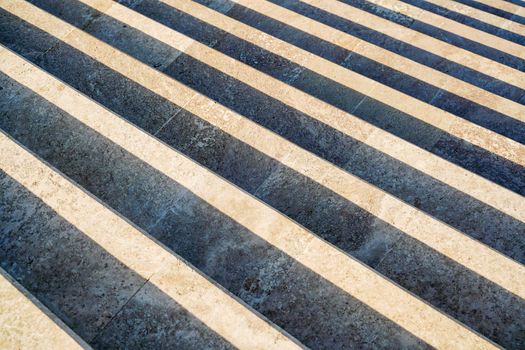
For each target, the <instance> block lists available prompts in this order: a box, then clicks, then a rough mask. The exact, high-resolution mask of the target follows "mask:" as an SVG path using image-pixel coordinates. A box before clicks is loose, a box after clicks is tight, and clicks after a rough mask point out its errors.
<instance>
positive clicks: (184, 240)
mask: <svg viewBox="0 0 525 350" xmlns="http://www.w3.org/2000/svg"><path fill="white" fill-rule="evenodd" d="M148 232H150V233H151V234H152V235H153V236H154V237H155V238H157V239H158V240H159V241H160V242H162V243H163V244H164V245H166V246H167V247H168V248H170V249H172V250H173V251H174V252H176V253H177V254H179V255H180V256H181V257H183V258H184V259H186V260H187V261H189V262H190V263H191V264H193V265H194V266H195V267H197V268H198V269H199V270H201V271H202V272H203V273H205V274H206V275H208V276H209V277H210V278H212V279H213V280H215V281H217V282H218V283H219V284H221V285H222V286H223V287H224V288H226V289H227V290H229V291H230V292H232V293H234V294H235V295H237V296H240V297H241V298H242V299H243V300H244V301H246V302H247V303H249V304H250V305H252V306H256V304H257V303H258V301H259V299H260V298H261V297H263V296H264V295H265V294H268V293H270V292H271V289H272V288H273V286H274V285H275V284H276V283H278V282H279V281H280V280H281V279H282V278H284V275H285V273H286V271H287V270H288V268H289V267H290V266H291V265H292V264H293V261H294V260H293V259H292V258H291V257H289V256H287V255H286V254H284V253H283V252H281V251H279V250H278V249H277V248H275V247H273V246H272V245H270V244H269V243H268V242H266V241H264V240H262V239H261V238H259V237H257V236H256V235H254V234H253V233H251V232H250V231H249V230H247V229H246V228H244V227H242V226H241V225H239V224H238V223H236V222H235V221H233V220H232V219H231V218H229V217H227V216H226V215H224V214H222V213H221V212H220V211H218V210H217V209H215V208H213V207H212V206H210V205H209V204H207V203H206V202H204V201H202V200H200V199H199V198H197V197H195V196H193V195H188V196H187V197H186V198H184V199H183V200H181V201H180V203H179V204H178V205H175V206H172V207H171V208H170V209H169V211H168V213H167V214H166V215H165V216H164V218H162V219H161V220H159V221H158V222H157V223H156V225H155V226H152V227H149V228H148Z"/></svg>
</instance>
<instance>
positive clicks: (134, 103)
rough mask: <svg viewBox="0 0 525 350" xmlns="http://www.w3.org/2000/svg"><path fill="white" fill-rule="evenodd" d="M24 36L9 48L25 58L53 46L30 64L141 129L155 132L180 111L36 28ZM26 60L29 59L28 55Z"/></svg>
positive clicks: (14, 28) (12, 28)
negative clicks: (40, 49)
mask: <svg viewBox="0 0 525 350" xmlns="http://www.w3.org/2000/svg"><path fill="white" fill-rule="evenodd" d="M20 23H21V22H19V23H18V24H20ZM19 30H20V28H17V26H15V25H12V26H9V28H8V29H7V30H6V31H3V32H2V33H3V35H5V36H9V35H16V33H17V32H19ZM24 37H27V40H25V41H23V42H17V44H16V46H11V47H10V48H11V49H13V50H14V51H15V52H16V53H19V54H22V55H25V52H33V51H34V50H36V49H37V48H38V47H40V46H42V44H43V43H44V42H46V41H47V42H48V45H46V46H51V45H54V47H53V49H51V50H49V51H47V52H46V54H45V55H43V56H42V55H41V56H40V57H39V58H38V59H35V60H34V61H33V62H34V63H36V64H37V65H39V66H40V67H41V68H43V69H44V70H46V71H48V72H49V73H51V74H53V75H54V76H56V77H57V78H59V79H61V80H63V81H64V82H66V83H67V84H70V85H71V86H72V87H74V88H75V89H77V90H79V91H81V92H82V93H84V94H86V95H87V96H89V97H90V98H92V99H94V100H95V101H97V102H99V103H101V104H102V105H104V106H105V107H107V108H109V109H111V110H113V111H114V112H116V113H118V114H120V115H122V116H123V117H124V118H126V119H128V120H130V121H131V122H132V123H134V124H136V125H138V126H139V127H141V128H144V129H146V130H148V131H150V132H155V131H156V130H158V129H159V128H160V127H161V126H162V125H163V124H164V122H165V121H166V120H168V119H169V118H170V117H171V116H173V115H174V114H175V113H177V112H178V111H179V107H178V106H176V105H174V104H173V103H171V102H168V101H166V100H165V99H163V98H162V97H160V96H158V95H156V94H154V93H152V92H151V91H149V90H148V89H146V88H144V87H142V86H140V85H138V84H137V83H135V82H132V81H131V80H129V79H128V78H126V77H124V76H122V75H121V74H119V73H117V72H115V71H113V70H111V69H109V68H108V67H106V66H104V65H102V64H100V63H98V62H97V61H96V60H94V59H92V58H90V57H89V56H87V55H85V54H83V53H81V52H80V51H78V50H76V49H74V48H72V47H71V46H68V45H66V44H64V43H57V42H56V40H55V39H54V37H52V36H51V35H49V34H45V33H44V32H43V31H41V30H39V29H37V28H35V27H28V29H27V30H26V35H24ZM0 40H2V39H0ZM2 42H4V41H3V40H2ZM22 44H23V45H24V46H23V47H21V45H22ZM25 57H26V58H28V59H30V60H31V59H32V56H31V55H29V56H28V55H25ZM115 92H118V94H116V93H115ZM144 101H148V103H144Z"/></svg>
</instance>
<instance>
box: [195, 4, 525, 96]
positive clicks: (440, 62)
mask: <svg viewBox="0 0 525 350" xmlns="http://www.w3.org/2000/svg"><path fill="white" fill-rule="evenodd" d="M195 1H197V2H201V1H205V0H195ZM269 1H270V2H272V3H274V4H276V5H279V6H282V7H285V8H287V9H289V10H291V11H294V12H297V13H299V14H301V15H303V16H306V17H309V18H311V19H314V20H316V21H318V22H321V23H323V24H326V25H328V26H331V27H333V28H335V29H338V30H340V31H342V32H345V33H348V34H350V35H352V36H355V37H357V38H359V39H362V40H364V41H366V42H369V43H371V44H374V45H377V46H380V47H382V48H384V49H386V50H389V51H392V52H394V53H396V54H399V55H401V56H404V57H406V58H408V59H411V60H413V61H416V62H418V63H421V64H423V65H425V66H428V67H430V68H433V69H436V70H438V71H440V72H442V73H445V74H448V75H450V76H453V77H455V78H457V79H460V80H463V81H466V82H468V83H470V84H473V85H475V86H477V87H480V88H482V89H484V90H487V91H490V92H492V93H494V94H497V95H499V96H502V97H505V98H508V99H510V100H512V101H515V102H519V103H523V102H520V99H521V97H522V96H523V95H524V94H525V91H524V90H523V89H520V88H518V87H516V86H513V85H510V84H507V83H505V82H503V81H501V80H498V79H497V78H496V77H492V76H490V75H486V74H483V73H481V72H478V71H475V70H473V69H470V68H469V67H466V66H463V65H460V64H457V63H455V62H452V61H449V60H447V59H445V58H443V57H441V56H439V55H436V54H433V53H431V52H428V51H425V50H422V49H419V48H417V47H415V46H412V45H410V44H409V43H405V42H402V41H399V40H396V39H394V38H391V37H389V36H388V35H385V34H382V33H380V32H377V31H375V30H374V29H372V28H368V27H365V26H362V25H359V24H357V23H354V22H352V21H349V20H347V19H344V18H342V17H340V16H337V15H335V14H332V13H329V12H327V11H323V10H321V9H319V8H316V7H313V6H311V5H308V4H306V3H302V2H298V1H286V2H285V1H280V0H269ZM237 8H241V7H240V6H235V8H233V9H232V10H233V11H228V13H227V14H228V15H229V16H232V17H234V16H236V13H237V12H239V11H238V10H237ZM242 12H246V11H245V10H243V11H242ZM234 18H236V17H234ZM236 19H237V18H236ZM240 20H241V21H242V19H240ZM267 22H268V21H266V22H265V23H257V22H253V24H252V25H253V26H256V27H257V28H258V29H260V30H263V31H267V32H268V33H269V34H271V35H274V36H277V37H279V38H280V39H282V40H285V41H288V42H290V43H292V44H294V45H296V46H299V47H302V48H304V49H306V50H309V51H311V52H313V53H315V54H317V55H321V56H322V51H320V50H316V48H315V46H314V45H312V44H309V45H308V46H307V44H305V43H304V42H303V41H304V38H302V36H300V38H301V39H302V40H297V39H296V38H294V36H292V35H291V33H290V31H291V30H292V29H289V28H286V30H285V31H283V30H282V29H281V30H279V29H280V28H282V27H284V25H282V26H280V27H277V28H274V25H273V24H269V23H267ZM259 26H260V27H259ZM290 40H292V41H290ZM309 40H312V39H311V38H309ZM322 57H325V56H322ZM325 58H327V57H325ZM327 59H329V58H327Z"/></svg>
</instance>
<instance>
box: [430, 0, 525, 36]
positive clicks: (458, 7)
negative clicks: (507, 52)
mask: <svg viewBox="0 0 525 350" xmlns="http://www.w3.org/2000/svg"><path fill="white" fill-rule="evenodd" d="M424 2H426V3H430V4H434V5H436V6H440V7H442V8H443V9H447V10H451V11H454V12H457V13H459V14H461V15H464V16H468V17H471V18H474V19H477V20H479V21H481V22H484V23H487V24H490V25H492V26H495V27H498V28H501V29H504V30H507V31H509V32H512V33H515V34H518V35H521V36H525V25H523V24H520V23H516V22H513V21H510V20H507V19H504V18H501V17H498V16H496V15H493V14H491V13H488V12H484V11H481V10H478V9H476V8H474V7H470V6H467V5H464V4H461V3H459V2H455V1H450V0H425V1H424Z"/></svg>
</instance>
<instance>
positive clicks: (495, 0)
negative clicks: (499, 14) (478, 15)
mask: <svg viewBox="0 0 525 350" xmlns="http://www.w3.org/2000/svg"><path fill="white" fill-rule="evenodd" d="M476 2H479V3H481V4H484V5H487V6H491V7H494V8H496V9H498V10H503V11H506V12H508V13H514V14H522V13H523V12H524V11H523V8H522V7H521V6H519V5H516V4H513V3H511V2H508V1H504V0H476Z"/></svg>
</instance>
